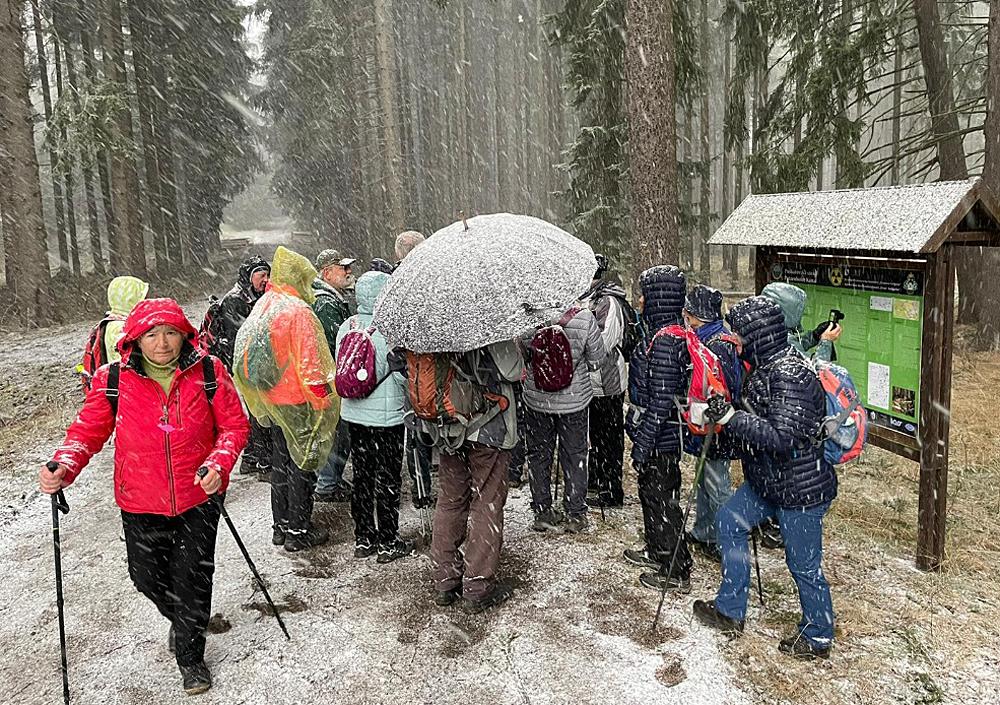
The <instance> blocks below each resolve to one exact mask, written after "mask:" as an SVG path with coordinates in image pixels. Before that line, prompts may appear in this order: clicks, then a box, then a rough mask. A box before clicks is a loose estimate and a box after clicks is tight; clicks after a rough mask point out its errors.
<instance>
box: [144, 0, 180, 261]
mask: <svg viewBox="0 0 1000 705" xmlns="http://www.w3.org/2000/svg"><path fill="white" fill-rule="evenodd" d="M143 6H144V7H145V9H146V17H145V20H146V23H147V32H148V34H149V36H151V37H152V43H153V45H154V46H158V47H165V46H167V40H168V37H167V31H166V28H165V27H164V25H163V11H162V8H161V7H160V3H159V2H157V1H153V2H146V1H145V0H144V2H143ZM172 62H173V57H172V56H168V55H161V56H160V57H159V58H158V60H157V61H154V62H153V64H152V66H151V67H150V68H151V69H152V70H151V73H152V81H153V88H154V90H153V92H152V96H151V97H152V101H151V102H152V106H151V110H152V114H153V134H154V135H155V136H156V140H155V145H156V166H157V169H158V171H159V176H160V194H159V203H160V215H161V219H162V223H161V226H162V228H163V240H164V245H165V247H166V253H165V254H166V257H167V261H168V262H169V264H170V266H182V265H183V264H184V262H185V259H189V258H190V256H191V255H190V253H187V254H186V255H185V252H184V247H183V244H182V241H181V229H182V227H183V226H182V223H181V208H180V203H179V200H178V195H177V170H176V167H175V159H176V152H175V151H174V128H173V91H172V90H171V87H170V84H169V83H168V81H167V75H168V73H169V71H170V70H171V67H172Z"/></svg>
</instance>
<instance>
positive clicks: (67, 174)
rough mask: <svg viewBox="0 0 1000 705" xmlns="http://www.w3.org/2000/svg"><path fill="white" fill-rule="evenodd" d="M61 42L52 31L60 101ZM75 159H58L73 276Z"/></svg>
mask: <svg viewBox="0 0 1000 705" xmlns="http://www.w3.org/2000/svg"><path fill="white" fill-rule="evenodd" d="M56 7H57V4H54V5H53V6H52V12H53V24H55V19H54V17H55V14H54V13H55V12H56ZM61 45H62V42H61V41H60V40H59V37H58V36H57V35H56V33H55V32H54V31H53V33H52V56H53V59H54V63H55V69H56V90H57V91H58V96H59V99H60V100H62V96H63V87H64V86H63V68H62V57H60V55H59V54H60V47H61ZM59 138H60V140H61V142H62V144H63V145H65V144H66V128H65V126H64V127H62V128H60V130H59ZM75 161H76V160H75V159H73V153H72V152H71V151H68V150H67V151H65V152H64V154H63V155H62V157H61V159H60V169H59V171H60V172H61V175H62V182H63V196H64V197H65V199H66V235H67V237H68V238H69V259H70V264H71V265H72V268H73V274H76V275H78V276H79V275H80V274H81V273H82V272H81V269H80V241H79V239H78V233H77V231H76V186H75V183H74V181H75V179H74V178H73V169H74V163H75Z"/></svg>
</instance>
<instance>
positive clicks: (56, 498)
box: [45, 460, 69, 705]
mask: <svg viewBox="0 0 1000 705" xmlns="http://www.w3.org/2000/svg"><path fill="white" fill-rule="evenodd" d="M45 467H46V468H48V469H49V472H55V471H56V470H58V469H59V463H57V462H55V461H54V460H50V461H49V462H47V463H45ZM60 512H62V513H63V514H69V503H68V502H67V501H66V495H64V494H63V491H62V490H59V491H58V492H56V493H55V494H54V495H52V547H53V550H54V552H55V560H56V608H57V610H58V612H59V650H60V651H61V652H62V681H63V702H64V703H66V705H69V665H68V662H67V659H66V618H65V615H64V613H63V584H62V550H61V543H60V540H59V513H60Z"/></svg>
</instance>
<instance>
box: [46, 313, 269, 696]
mask: <svg viewBox="0 0 1000 705" xmlns="http://www.w3.org/2000/svg"><path fill="white" fill-rule="evenodd" d="M195 337H196V331H195V329H194V327H193V326H192V325H191V324H190V323H189V322H188V320H187V318H186V317H185V316H184V312H183V311H182V310H181V308H180V306H178V304H177V302H176V301H173V300H172V299H149V300H144V301H140V302H139V303H137V304H136V305H135V307H134V308H133V309H132V311H131V313H129V315H128V317H127V318H126V319H125V325H124V328H123V335H122V338H121V340H120V341H119V343H118V350H119V352H120V354H121V361H120V362H116V363H114V364H112V365H106V366H104V367H101V368H100V370H98V372H97V375H96V377H95V378H94V385H93V387H92V388H91V390H90V392H89V393H88V394H87V399H86V401H85V402H84V405H83V409H82V410H81V411H80V413H79V415H78V416H77V417H76V420H75V421H74V422H73V423H72V424H71V425H70V427H69V430H68V431H67V432H66V438H65V440H64V441H63V443H62V445H61V446H60V447H59V448H58V450H56V452H55V454H54V455H53V458H52V460H53V461H54V462H56V463H58V464H59V468H58V470H56V471H55V472H50V471H49V470H48V469H47V468H44V467H43V468H42V469H41V471H40V472H39V485H40V487H41V490H42V492H45V493H46V494H53V493H55V492H57V491H58V490H59V489H60V488H62V487H67V486H68V485H70V484H71V483H72V482H73V481H74V480H75V479H76V478H77V476H78V475H79V474H80V472H81V471H82V470H83V469H84V468H85V467H86V466H87V463H89V462H90V459H91V458H92V457H93V456H94V455H95V454H97V453H98V452H99V451H100V450H101V448H102V447H103V446H104V444H105V443H106V442H107V441H108V439H109V438H110V437H111V435H112V433H113V434H115V450H114V471H115V472H114V474H115V480H114V488H115V501H116V502H117V504H118V506H119V507H120V508H121V514H122V522H123V524H124V527H125V546H126V556H127V560H128V570H129V576H130V577H131V578H132V582H133V583H134V584H135V587H136V588H137V589H138V590H139V592H141V593H142V594H143V595H145V596H146V597H148V598H149V599H150V600H151V601H152V602H153V604H154V605H156V609H158V610H159V611H160V614H162V615H163V616H164V617H166V618H167V619H168V620H169V621H170V629H169V633H168V639H167V643H168V649H169V650H170V651H172V652H173V653H174V656H175V658H176V660H177V666H178V668H179V669H180V672H181V676H182V680H183V686H184V690H185V692H187V693H188V694H189V695H194V694H196V693H201V692H204V691H206V690H208V689H209V688H210V687H211V685H212V676H211V674H210V673H209V670H208V667H207V666H206V665H205V660H204V659H205V630H206V629H207V628H208V621H209V616H210V615H211V602H212V576H213V573H214V571H215V536H216V531H217V530H218V525H219V515H220V505H219V503H217V502H215V501H212V496H213V495H215V494H219V495H220V496H222V495H224V494H225V491H226V488H227V486H228V485H229V474H230V472H231V471H232V469H233V465H234V464H235V463H236V459H237V457H239V454H240V452H241V451H242V450H243V446H244V444H245V443H246V441H247V436H248V434H249V431H250V427H249V425H248V423H247V419H246V416H245V415H244V414H243V407H242V405H241V404H240V399H239V397H238V396H237V394H236V389H235V388H234V387H233V383H232V380H231V379H230V377H229V373H228V372H226V368H225V366H224V365H223V364H222V363H221V362H220V361H219V360H218V359H216V358H214V357H210V356H206V355H205V354H204V353H203V352H201V351H200V350H198V349H197V348H196V347H194V342H195ZM213 376H214V382H213V380H212V377H213ZM116 378H117V379H116ZM199 468H207V469H208V474H207V475H205V477H204V478H201V479H199V478H198V476H197V474H196V473H197V471H198V469H199Z"/></svg>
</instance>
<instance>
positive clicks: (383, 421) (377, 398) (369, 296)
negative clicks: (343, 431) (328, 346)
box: [337, 272, 407, 427]
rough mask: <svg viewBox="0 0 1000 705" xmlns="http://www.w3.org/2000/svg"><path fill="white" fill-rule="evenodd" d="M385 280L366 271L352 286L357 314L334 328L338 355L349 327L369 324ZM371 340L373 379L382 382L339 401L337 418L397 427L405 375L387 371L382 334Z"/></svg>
mask: <svg viewBox="0 0 1000 705" xmlns="http://www.w3.org/2000/svg"><path fill="white" fill-rule="evenodd" d="M388 282H389V275H388V274H384V273H382V272H366V273H365V274H363V275H362V276H361V278H360V279H358V281H357V284H356V285H355V292H356V294H357V298H358V313H357V315H355V316H351V317H350V318H348V319H347V320H346V321H344V323H343V325H341V326H340V330H339V331H337V353H338V356H339V354H340V344H341V342H342V341H343V340H344V336H345V335H347V334H348V333H349V332H350V331H352V330H365V329H366V328H368V327H369V326H370V325H371V324H372V313H373V312H374V310H375V301H376V300H377V299H378V295H379V294H380V293H381V292H382V289H383V287H385V285H386V284H387V283H388ZM372 340H373V341H374V342H375V378H376V379H383V378H384V380H385V381H383V382H382V384H380V385H379V386H378V387H377V388H376V389H375V391H373V392H372V393H371V394H370V395H369V396H367V397H365V398H364V399H344V400H342V402H341V407H340V417H341V418H342V419H344V420H345V421H348V422H350V423H356V424H360V425H362V426H378V427H386V426H399V425H401V424H402V423H403V403H404V400H405V398H406V393H407V390H406V377H405V376H403V375H401V374H399V373H398V372H393V373H391V374H390V373H389V361H388V359H387V357H388V355H389V345H388V344H387V343H386V342H385V338H384V337H383V336H382V334H381V333H379V332H378V331H375V333H373V334H372ZM386 375H388V376H386Z"/></svg>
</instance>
